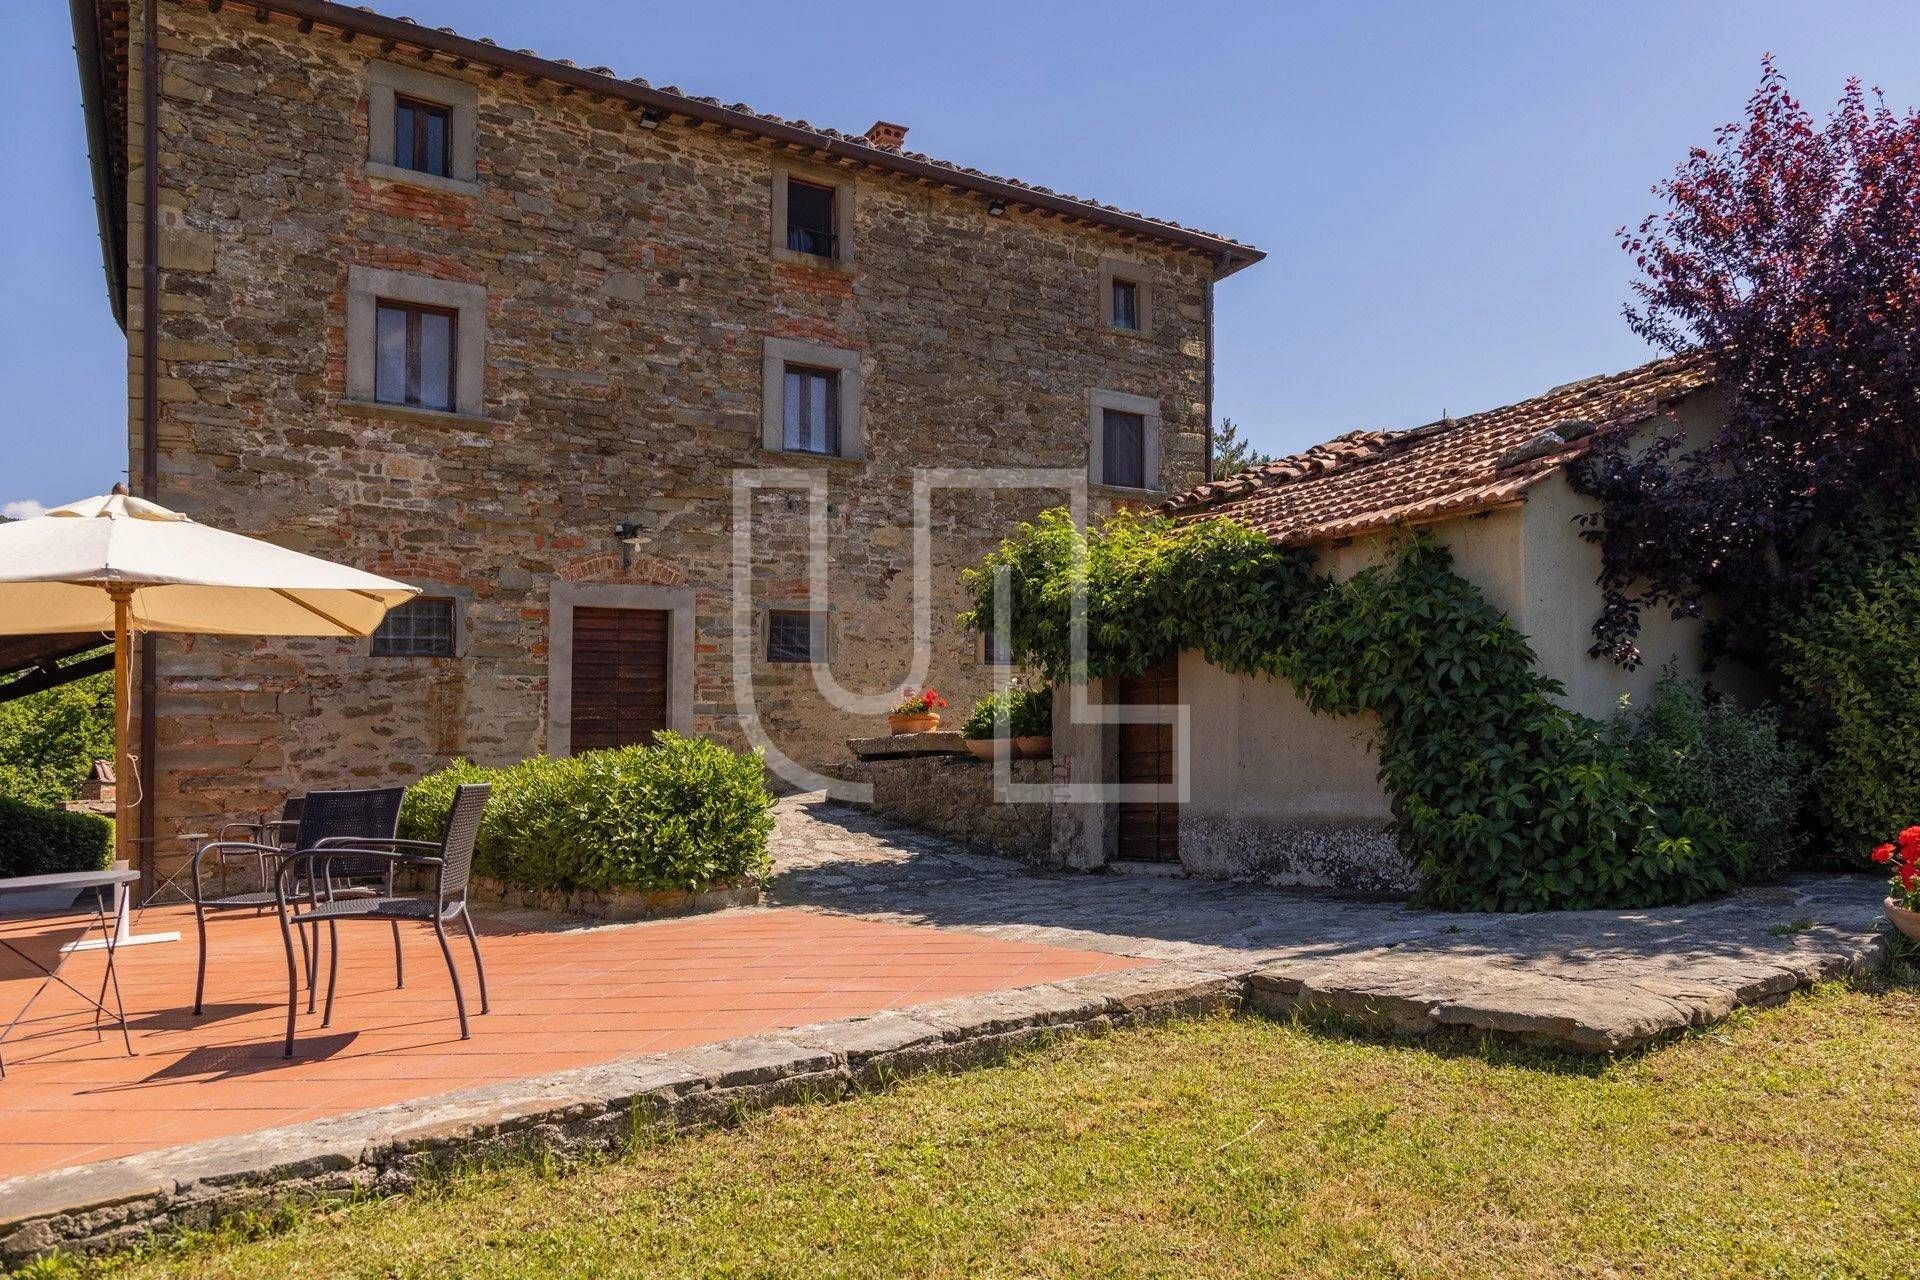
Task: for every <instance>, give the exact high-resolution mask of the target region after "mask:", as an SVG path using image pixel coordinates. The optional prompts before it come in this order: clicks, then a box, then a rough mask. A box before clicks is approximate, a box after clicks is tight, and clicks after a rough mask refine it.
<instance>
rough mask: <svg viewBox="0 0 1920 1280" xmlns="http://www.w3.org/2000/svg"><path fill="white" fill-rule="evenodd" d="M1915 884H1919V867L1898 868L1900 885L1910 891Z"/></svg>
mask: <svg viewBox="0 0 1920 1280" xmlns="http://www.w3.org/2000/svg"><path fill="white" fill-rule="evenodd" d="M1915 885H1920V867H1912V866H1908V867H1902V868H1900V887H1901V888H1903V889H1905V890H1906V891H1907V892H1908V893H1912V892H1913V889H1914V886H1915Z"/></svg>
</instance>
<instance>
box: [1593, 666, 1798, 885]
mask: <svg viewBox="0 0 1920 1280" xmlns="http://www.w3.org/2000/svg"><path fill="white" fill-rule="evenodd" d="M1610 733H1611V735H1612V737H1613V738H1614V739H1615V740H1616V741H1618V742H1620V743H1621V744H1623V745H1624V747H1625V748H1626V751H1627V767H1628V769H1630V770H1631V771H1632V772H1633V773H1634V774H1635V776H1637V777H1638V778H1639V779H1640V780H1641V781H1642V782H1643V783H1645V784H1646V786H1647V787H1648V789H1649V790H1650V791H1651V792H1652V793H1653V794H1654V795H1656V796H1659V797H1661V799H1662V801H1663V803H1664V804H1665V805H1666V807H1667V808H1668V809H1670V810H1675V811H1684V810H1689V809H1692V810H1698V811H1699V812H1700V813H1702V814H1704V815H1705V816H1706V818H1707V819H1708V820H1710V821H1712V822H1714V823H1715V824H1716V825H1717V828H1718V830H1719V833H1720V834H1719V844H1720V847H1721V848H1722V849H1723V850H1724V851H1725V853H1726V855H1727V856H1728V857H1729V858H1731V859H1732V866H1731V868H1730V870H1731V872H1732V874H1733V876H1734V878H1735V879H1738V880H1744V879H1749V878H1759V877H1768V876H1776V875H1779V874H1780V873H1781V872H1783V871H1785V870H1786V869H1787V868H1788V866H1790V865H1791V864H1792V863H1793V862H1794V861H1796V860H1797V858H1798V856H1799V853H1800V849H1801V847H1802V845H1803V844H1804V843H1805V837H1804V834H1803V833H1802V831H1801V829H1800V826H1799V818H1800V812H1801V808H1802V806H1803V804H1804V803H1805V800H1806V792H1807V785H1808V781H1809V779H1808V773H1809V761H1808V759H1807V754H1806V752H1805V751H1804V750H1803V749H1802V748H1801V747H1800V746H1799V744H1797V743H1795V742H1793V741H1792V740H1791V739H1789V738H1788V737H1786V736H1785V734H1784V733H1783V732H1782V730H1781V727H1780V715H1779V713H1778V712H1777V711H1776V710H1774V709H1772V708H1770V707H1762V708H1757V709H1755V710H1752V711H1747V710H1742V709H1741V708H1740V707H1739V706H1738V705H1736V704H1735V703H1734V702H1733V701H1732V700H1730V699H1728V698H1724V697H1719V696H1716V695H1715V693H1714V691H1713V689H1712V688H1711V687H1710V686H1708V685H1707V684H1706V683H1705V682H1704V681H1701V680H1690V679H1685V678H1682V677H1681V676H1679V675H1678V674H1676V673H1675V672H1674V671H1672V670H1671V669H1669V670H1668V671H1667V672H1666V673H1664V674H1663V675H1662V676H1661V678H1660V680H1659V682H1658V683H1657V684H1655V686H1654V690H1653V696H1652V697H1651V698H1650V699H1649V700H1648V702H1647V705H1646V707H1645V709H1644V710H1634V709H1632V708H1624V707H1623V708H1622V710H1621V712H1620V714H1619V715H1617V716H1616V717H1615V718H1614V721H1613V724H1612V725H1611V726H1610Z"/></svg>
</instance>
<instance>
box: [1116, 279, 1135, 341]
mask: <svg viewBox="0 0 1920 1280" xmlns="http://www.w3.org/2000/svg"><path fill="white" fill-rule="evenodd" d="M1113 327H1114V328H1116V329H1132V330H1134V331H1136V332H1138V331H1139V328H1140V286H1139V285H1137V284H1135V283H1134V282H1133V281H1131V280H1115V281H1114V282H1113Z"/></svg>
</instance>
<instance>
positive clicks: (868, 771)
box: [852, 735, 1053, 864]
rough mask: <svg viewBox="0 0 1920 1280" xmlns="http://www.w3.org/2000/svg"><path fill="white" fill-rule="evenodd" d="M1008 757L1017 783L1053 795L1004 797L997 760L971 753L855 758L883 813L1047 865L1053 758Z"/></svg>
mask: <svg viewBox="0 0 1920 1280" xmlns="http://www.w3.org/2000/svg"><path fill="white" fill-rule="evenodd" d="M922 736H928V737H930V736H933V735H922ZM963 750H964V749H963ZM1009 763H1010V768H1011V772H1012V776H1013V781H1014V782H1015V783H1018V784H1023V785H1026V786H1038V787H1047V788H1049V792H1048V795H1049V798H1048V799H1047V800H1045V801H1042V802H1039V803H1025V802H1023V803H1019V804H1003V803H1001V802H1000V801H998V800H996V799H995V798H994V781H993V779H994V767H993V765H992V764H991V763H990V762H988V761H985V760H981V759H978V758H977V757H975V756H974V755H972V754H971V753H965V754H960V755H890V756H881V757H873V758H868V759H863V760H861V761H860V762H859V763H858V764H856V765H855V766H854V770H853V774H852V776H853V777H854V778H855V779H856V780H859V781H864V782H868V783H871V784H872V786H873V802H872V807H873V809H874V811H875V812H876V813H879V814H882V815H884V816H886V817H889V818H892V819H893V820H894V821H896V822H902V823H905V824H906V825H907V826H910V827H913V828H915V829H916V830H920V831H926V832H931V833H932V834H934V835H937V836H944V837H946V838H947V839H949V840H952V841H954V842H956V843H958V844H962V845H965V846H966V847H968V848H970V849H974V850H977V851H979V852H982V853H997V854H1000V855H1002V856H1003V857H1009V858H1021V859H1024V860H1026V861H1028V862H1033V863H1040V864H1044V863H1046V862H1047V861H1048V860H1049V859H1050V857H1051V850H1052V845H1053V806H1052V801H1051V791H1050V789H1051V784H1052V782H1053V762H1052V761H1050V760H1014V761H1011V762H1009Z"/></svg>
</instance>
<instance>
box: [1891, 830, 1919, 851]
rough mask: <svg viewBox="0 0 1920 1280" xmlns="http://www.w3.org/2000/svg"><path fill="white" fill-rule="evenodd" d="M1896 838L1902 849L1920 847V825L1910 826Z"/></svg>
mask: <svg viewBox="0 0 1920 1280" xmlns="http://www.w3.org/2000/svg"><path fill="white" fill-rule="evenodd" d="M1894 838H1895V839H1896V840H1898V841H1899V842H1900V847H1901V848H1902V849H1920V826H1914V827H1908V828H1907V829H1906V830H1905V831H1902V832H1901V833H1900V834H1899V835H1898V836H1896V837H1894Z"/></svg>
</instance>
